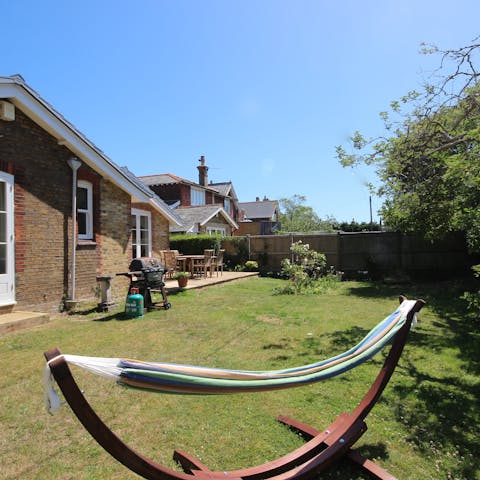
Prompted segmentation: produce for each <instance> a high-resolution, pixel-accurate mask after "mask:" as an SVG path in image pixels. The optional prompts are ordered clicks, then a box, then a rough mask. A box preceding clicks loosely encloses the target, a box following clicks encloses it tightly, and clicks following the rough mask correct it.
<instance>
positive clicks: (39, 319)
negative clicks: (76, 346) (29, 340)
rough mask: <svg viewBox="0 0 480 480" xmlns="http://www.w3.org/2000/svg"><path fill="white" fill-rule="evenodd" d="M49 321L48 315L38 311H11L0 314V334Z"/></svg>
mask: <svg viewBox="0 0 480 480" xmlns="http://www.w3.org/2000/svg"><path fill="white" fill-rule="evenodd" d="M49 321H50V315H48V314H47V313H39V312H22V311H19V312H11V313H4V314H3V315H0V335H5V334H7V333H11V332H15V331H17V330H21V329H23V328H31V327H35V326H37V325H41V324H43V323H47V322H49Z"/></svg>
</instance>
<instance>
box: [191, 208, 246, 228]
mask: <svg viewBox="0 0 480 480" xmlns="http://www.w3.org/2000/svg"><path fill="white" fill-rule="evenodd" d="M218 213H221V214H222V215H223V217H224V218H225V220H226V221H227V222H228V223H229V224H230V226H231V227H233V228H236V229H238V225H237V224H236V223H235V221H234V220H233V218H232V217H231V216H230V215H229V214H228V213H227V212H226V211H225V210H224V209H223V208H222V207H218V208H217V210H215V211H214V212H213V213H212V214H211V215H210V216H209V217H208V218H207V219H205V220H204V221H203V222H202V223H201V224H200V225H201V226H202V227H203V226H204V225H206V224H207V222H209V221H210V220H211V219H212V218H213V217H214V216H215V215H217V214H218Z"/></svg>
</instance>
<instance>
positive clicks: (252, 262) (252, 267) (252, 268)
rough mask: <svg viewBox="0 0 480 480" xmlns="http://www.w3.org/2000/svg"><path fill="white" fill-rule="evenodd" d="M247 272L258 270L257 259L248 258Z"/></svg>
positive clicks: (246, 263)
mask: <svg viewBox="0 0 480 480" xmlns="http://www.w3.org/2000/svg"><path fill="white" fill-rule="evenodd" d="M244 271H245V272H258V262H256V261H255V260H248V261H247V262H245V268H244Z"/></svg>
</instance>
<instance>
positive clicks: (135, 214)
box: [131, 208, 152, 258]
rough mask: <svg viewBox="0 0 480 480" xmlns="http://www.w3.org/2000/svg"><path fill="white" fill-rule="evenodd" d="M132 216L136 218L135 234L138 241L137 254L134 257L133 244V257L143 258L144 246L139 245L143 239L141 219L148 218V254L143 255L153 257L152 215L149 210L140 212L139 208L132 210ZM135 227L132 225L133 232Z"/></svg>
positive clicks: (136, 245)
mask: <svg viewBox="0 0 480 480" xmlns="http://www.w3.org/2000/svg"><path fill="white" fill-rule="evenodd" d="M131 215H132V217H135V232H136V239H137V243H136V244H135V250H136V254H135V255H133V243H132V255H133V257H132V258H138V257H141V256H142V250H141V246H142V244H141V243H139V240H140V239H141V238H142V237H141V234H140V232H141V228H140V226H141V223H140V217H147V223H148V226H147V242H148V244H147V252H146V255H143V256H145V257H151V256H152V214H151V213H150V212H149V211H148V210H140V209H138V208H132V211H131ZM133 228H134V226H133V225H132V230H133ZM132 240H133V236H132Z"/></svg>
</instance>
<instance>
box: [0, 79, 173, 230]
mask: <svg viewBox="0 0 480 480" xmlns="http://www.w3.org/2000/svg"><path fill="white" fill-rule="evenodd" d="M0 98H7V99H9V100H10V101H11V102H12V103H13V104H14V105H15V106H16V107H17V108H19V109H20V110H21V111H22V112H23V113H25V114H26V115H27V116H28V117H30V118H31V119H32V120H33V121H34V122H35V123H37V124H38V125H39V126H40V127H42V128H43V129H44V130H45V131H46V132H48V133H49V134H50V135H52V136H53V137H54V138H56V139H57V141H58V143H59V145H63V146H65V147H67V148H68V149H69V150H70V151H71V152H72V153H73V154H75V155H76V156H77V157H78V158H79V159H80V160H82V161H83V162H85V163H86V164H87V165H88V166H90V167H91V168H92V169H93V170H95V171H96V172H98V173H100V174H101V175H102V177H104V178H106V179H108V180H110V181H111V182H112V183H113V184H114V185H116V186H117V187H119V188H120V189H122V190H123V191H125V192H127V193H128V194H130V195H131V196H132V197H133V199H134V201H136V202H144V203H148V204H150V205H152V206H153V208H154V209H155V210H157V211H158V212H160V213H161V214H162V215H164V216H165V217H167V218H168V220H169V222H170V223H174V224H176V225H179V223H178V222H177V221H176V220H175V218H174V217H172V215H171V214H170V213H169V212H168V210H167V209H165V208H163V207H162V206H161V205H159V204H158V203H157V202H155V201H154V199H153V195H154V194H153V192H152V196H149V195H147V194H146V193H145V192H143V191H142V190H140V189H139V188H138V187H137V186H136V185H135V184H134V183H132V182H131V181H130V180H129V179H128V178H127V177H126V176H125V175H124V174H123V172H122V171H121V170H120V168H119V167H118V166H116V165H115V164H113V163H112V161H111V160H110V159H109V158H108V157H107V156H106V155H105V154H104V153H103V152H102V151H100V150H99V149H98V148H97V147H96V146H95V145H94V144H93V143H92V142H90V141H89V140H88V139H87V138H86V137H85V136H84V135H83V134H81V133H80V132H79V131H78V130H77V129H76V128H75V127H74V126H73V125H72V124H70V123H69V122H68V121H67V120H66V119H65V118H63V117H62V116H61V115H60V114H59V113H58V112H57V111H56V110H55V109H54V108H53V107H52V106H50V105H49V104H48V103H47V102H45V101H44V100H43V99H42V98H41V97H40V96H39V95H38V94H37V93H36V92H35V91H34V90H33V89H31V88H30V87H29V86H28V85H26V84H25V83H23V82H21V81H19V80H16V79H13V78H9V77H0Z"/></svg>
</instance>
